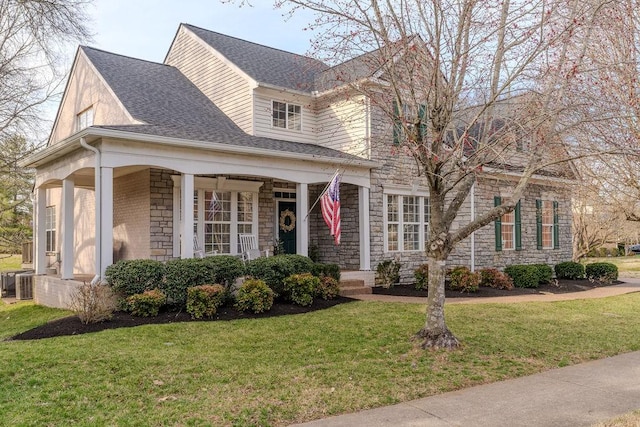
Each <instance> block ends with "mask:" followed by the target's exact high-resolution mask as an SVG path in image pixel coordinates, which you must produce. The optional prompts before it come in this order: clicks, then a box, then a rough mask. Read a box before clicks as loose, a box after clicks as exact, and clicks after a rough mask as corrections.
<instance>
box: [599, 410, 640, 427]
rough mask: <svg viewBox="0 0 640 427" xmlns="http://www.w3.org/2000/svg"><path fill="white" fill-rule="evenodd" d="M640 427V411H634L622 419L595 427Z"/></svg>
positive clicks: (615, 419) (618, 418)
mask: <svg viewBox="0 0 640 427" xmlns="http://www.w3.org/2000/svg"><path fill="white" fill-rule="evenodd" d="M638 426H640V411H634V412H631V413H628V414H625V415H623V416H621V417H617V418H614V419H612V420H609V421H605V422H603V423H599V424H596V425H595V426H594V427H638Z"/></svg>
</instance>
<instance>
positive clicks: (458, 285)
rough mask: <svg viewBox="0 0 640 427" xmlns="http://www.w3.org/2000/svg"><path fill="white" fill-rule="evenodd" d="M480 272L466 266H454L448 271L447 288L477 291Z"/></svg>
mask: <svg viewBox="0 0 640 427" xmlns="http://www.w3.org/2000/svg"><path fill="white" fill-rule="evenodd" d="M479 285H480V274H478V273H472V272H471V270H469V269H468V268H467V267H456V268H454V269H453V270H451V273H449V289H451V290H453V291H460V292H478V286H479Z"/></svg>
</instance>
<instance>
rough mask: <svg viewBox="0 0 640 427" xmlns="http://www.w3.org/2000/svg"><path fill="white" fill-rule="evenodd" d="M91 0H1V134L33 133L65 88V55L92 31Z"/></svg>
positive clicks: (5, 135) (7, 135) (5, 136)
mask: <svg viewBox="0 0 640 427" xmlns="http://www.w3.org/2000/svg"><path fill="white" fill-rule="evenodd" d="M89 2H90V1H89V0H47V1H43V0H0V137H1V138H3V139H4V138H9V137H11V136H12V135H14V134H23V135H29V136H31V135H33V132H34V130H39V129H38V128H39V126H40V124H41V123H42V106H43V104H44V103H45V102H46V101H47V100H49V99H51V97H52V96H54V95H56V94H58V93H60V92H61V91H62V89H63V87H61V86H62V84H63V81H64V77H63V75H62V74H61V72H60V69H61V67H59V65H61V64H60V60H61V59H63V58H64V56H65V55H66V50H65V49H66V48H68V47H69V43H77V42H79V41H83V40H87V39H88V38H89V36H90V34H89V30H88V24H89V22H88V18H87V15H86V13H85V9H86V5H87V4H88V3H89Z"/></svg>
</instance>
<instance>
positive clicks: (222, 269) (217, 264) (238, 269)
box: [201, 255, 245, 290]
mask: <svg viewBox="0 0 640 427" xmlns="http://www.w3.org/2000/svg"><path fill="white" fill-rule="evenodd" d="M201 262H202V263H203V264H204V265H205V266H206V267H207V268H208V269H209V272H210V274H211V276H210V277H211V281H210V282H209V283H217V284H220V285H222V286H224V287H225V288H226V289H227V290H230V289H231V288H232V287H233V284H234V283H235V281H236V279H237V278H238V277H241V276H243V275H244V274H245V273H244V263H243V262H242V260H241V259H240V258H238V257H235V256H233V255H217V256H211V257H206V258H203V259H202V261H201Z"/></svg>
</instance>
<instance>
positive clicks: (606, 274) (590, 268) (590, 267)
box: [585, 262, 618, 282]
mask: <svg viewBox="0 0 640 427" xmlns="http://www.w3.org/2000/svg"><path fill="white" fill-rule="evenodd" d="M585 273H586V275H587V279H592V280H600V281H602V282H612V281H614V280H617V279H618V267H617V266H616V265H615V264H611V263H610V262H594V263H591V264H587V265H586V267H585Z"/></svg>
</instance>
